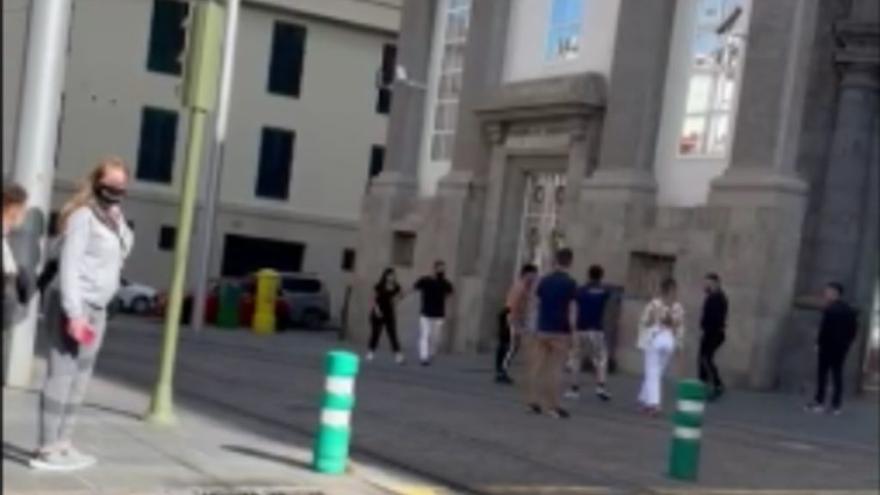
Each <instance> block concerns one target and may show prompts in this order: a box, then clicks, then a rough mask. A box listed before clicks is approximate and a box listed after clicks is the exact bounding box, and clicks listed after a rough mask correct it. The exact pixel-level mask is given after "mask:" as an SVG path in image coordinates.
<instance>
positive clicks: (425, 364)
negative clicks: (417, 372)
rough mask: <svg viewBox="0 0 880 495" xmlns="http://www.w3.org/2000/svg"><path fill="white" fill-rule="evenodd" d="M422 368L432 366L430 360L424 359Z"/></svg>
mask: <svg viewBox="0 0 880 495" xmlns="http://www.w3.org/2000/svg"><path fill="white" fill-rule="evenodd" d="M422 366H431V360H430V359H422Z"/></svg>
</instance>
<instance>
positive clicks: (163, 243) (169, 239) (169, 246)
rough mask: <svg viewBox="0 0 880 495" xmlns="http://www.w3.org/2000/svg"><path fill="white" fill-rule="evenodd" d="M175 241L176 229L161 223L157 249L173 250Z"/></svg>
mask: <svg viewBox="0 0 880 495" xmlns="http://www.w3.org/2000/svg"><path fill="white" fill-rule="evenodd" d="M176 242H177V229H176V228H174V227H170V226H168V225H163V226H162V227H161V228H160V229H159V250H160V251H173V250H174V244H175V243H176Z"/></svg>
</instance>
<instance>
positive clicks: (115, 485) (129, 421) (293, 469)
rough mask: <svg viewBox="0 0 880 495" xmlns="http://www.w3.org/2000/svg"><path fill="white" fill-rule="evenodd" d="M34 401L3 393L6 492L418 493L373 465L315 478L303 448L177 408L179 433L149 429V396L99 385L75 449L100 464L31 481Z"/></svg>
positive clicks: (23, 393)
mask: <svg viewBox="0 0 880 495" xmlns="http://www.w3.org/2000/svg"><path fill="white" fill-rule="evenodd" d="M38 400H39V396H38V394H37V392H36V391H35V390H21V389H4V390H3V493H4V494H9V495H18V494H40V495H54V494H65V495H68V494H70V495H73V494H77V495H79V494H107V495H148V494H150V495H153V494H157V495H158V494H167V495H172V494H173V495H184V494H186V495H196V494H198V495H208V494H211V495H233V494H235V495H243V494H245V493H247V494H253V495H257V494H259V495H268V494H272V495H389V494H391V495H393V494H400V495H405V494H410V493H413V494H414V493H418V486H419V485H418V483H417V482H415V481H413V480H408V479H405V478H404V477H402V476H401V475H399V474H398V473H389V472H388V471H387V470H384V469H382V468H378V467H371V466H366V465H360V464H353V466H352V469H351V472H350V473H349V474H346V475H343V476H325V475H320V474H317V473H314V472H313V471H311V469H310V468H309V463H310V461H311V452H310V451H309V450H307V449H305V448H302V447H300V446H296V445H292V444H290V443H285V442H282V441H281V440H278V441H273V440H269V439H267V438H266V437H265V436H264V435H258V434H254V433H252V432H250V431H248V430H247V429H243V428H240V427H231V426H230V425H229V424H227V423H225V422H224V421H222V420H217V419H216V417H207V416H205V415H203V414H196V413H193V412H191V411H188V410H187V409H185V408H181V407H179V406H178V421H179V424H178V425H177V426H176V427H174V428H161V427H155V426H151V425H149V424H147V423H145V422H143V421H141V419H140V414H141V413H142V412H143V411H145V410H146V407H147V404H148V397H146V396H145V395H144V394H143V393H141V392H138V391H135V390H133V389H131V388H129V387H126V386H123V385H119V384H116V383H113V382H110V381H107V380H104V379H101V378H96V379H95V380H94V382H93V384H92V386H91V388H90V391H89V398H88V401H87V403H86V406H85V407H84V409H83V412H82V415H81V419H80V420H79V423H78V425H77V427H78V429H77V431H76V434H75V440H76V443H77V446H78V447H79V448H80V449H81V450H83V451H85V452H88V453H91V454H94V455H96V456H97V457H98V459H99V464H98V465H97V466H95V467H93V468H91V469H87V470H84V471H80V472H75V473H37V472H34V471H32V470H30V469H29V468H28V467H27V460H28V456H29V453H30V452H31V451H32V450H33V448H34V445H35V441H36V421H35V420H36V417H35V413H36V411H37V405H38ZM279 438H282V436H279ZM438 493H439V492H438Z"/></svg>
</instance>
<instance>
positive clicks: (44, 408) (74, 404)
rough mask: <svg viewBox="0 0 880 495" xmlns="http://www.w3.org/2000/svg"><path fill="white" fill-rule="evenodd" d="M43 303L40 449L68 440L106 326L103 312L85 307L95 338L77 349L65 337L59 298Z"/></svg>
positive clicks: (57, 294) (55, 292) (58, 295)
mask: <svg viewBox="0 0 880 495" xmlns="http://www.w3.org/2000/svg"><path fill="white" fill-rule="evenodd" d="M47 303H48V304H47V312H46V323H47V327H46V330H47V334H48V341H49V356H48V364H49V368H48V373H47V376H46V383H45V384H44V386H43V393H42V394H41V396H40V438H39V445H40V448H51V447H53V446H55V445H58V443H60V442H69V441H70V440H71V435H72V433H73V427H74V424H75V422H76V414H77V410H78V409H79V406H80V405H82V403H83V400H84V399H85V397H86V390H87V387H88V384H89V379H90V378H91V376H92V370H93V369H94V367H95V361H96V359H97V357H98V351H99V349H100V348H101V344H102V342H103V341H104V334H105V329H106V325H107V312H106V310H105V309H104V308H96V307H92V306H89V305H86V306H85V308H86V315H85V316H86V318H87V319H88V320H89V323H91V325H92V327H93V328H94V329H95V332H96V335H95V341H94V342H93V343H92V345H89V346H83V345H80V344H79V343H77V342H76V341H75V340H74V339H73V338H71V337H70V336H69V335H68V334H67V329H66V328H65V319H64V314H63V311H62V310H61V301H60V294H59V293H58V292H57V291H53V292H51V293H50V294H49V300H48V301H47Z"/></svg>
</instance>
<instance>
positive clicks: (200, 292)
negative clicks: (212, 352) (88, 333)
mask: <svg viewBox="0 0 880 495" xmlns="http://www.w3.org/2000/svg"><path fill="white" fill-rule="evenodd" d="M240 4H241V0H226V30H225V32H224V38H223V61H222V65H221V69H220V97H219V101H218V103H217V115H216V117H215V120H214V141H213V143H212V146H211V154H210V160H209V161H208V184H207V191H206V194H205V216H204V219H203V220H202V222H201V224H202V225H201V229H200V230H199V234H200V235H199V237H200V242H199V243H198V244H197V246H199V247H200V248H201V250H200V255H199V256H196V273H195V279H196V280H195V282H196V290H195V293H194V295H193V313H192V319H191V326H192V329H193V330H195V331H196V332H199V331H201V329H202V327H203V326H204V322H205V299H206V297H207V292H208V272H209V271H210V267H211V259H212V258H213V243H212V242H211V239H212V237H213V235H214V224H215V221H216V220H215V219H216V216H217V196H218V195H219V191H218V188H219V186H220V176H221V172H222V168H223V157H224V152H225V150H226V129H227V127H228V122H229V106H230V101H229V100H230V97H231V95H232V80H233V77H232V76H233V69H234V67H235V42H236V39H237V36H238V10H239V6H240Z"/></svg>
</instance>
